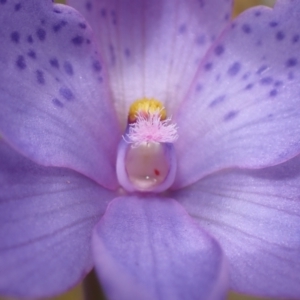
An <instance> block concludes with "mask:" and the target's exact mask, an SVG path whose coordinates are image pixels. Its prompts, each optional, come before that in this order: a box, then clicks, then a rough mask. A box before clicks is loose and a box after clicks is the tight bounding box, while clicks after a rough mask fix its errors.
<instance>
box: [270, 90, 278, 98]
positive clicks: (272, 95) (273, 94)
mask: <svg viewBox="0 0 300 300" xmlns="http://www.w3.org/2000/svg"><path fill="white" fill-rule="evenodd" d="M276 95H277V90H275V89H274V90H271V91H270V93H269V96H270V97H275V96H276Z"/></svg>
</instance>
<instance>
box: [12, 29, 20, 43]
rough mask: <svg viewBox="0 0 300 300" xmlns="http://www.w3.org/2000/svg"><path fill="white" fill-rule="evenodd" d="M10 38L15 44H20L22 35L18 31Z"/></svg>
mask: <svg viewBox="0 0 300 300" xmlns="http://www.w3.org/2000/svg"><path fill="white" fill-rule="evenodd" d="M10 38H11V40H12V41H13V42H14V43H16V44H18V43H19V41H20V34H19V32H18V31H13V32H12V33H11V34H10Z"/></svg>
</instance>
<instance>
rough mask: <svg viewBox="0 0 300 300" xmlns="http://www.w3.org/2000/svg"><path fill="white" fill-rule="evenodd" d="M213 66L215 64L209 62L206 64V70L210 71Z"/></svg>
mask: <svg viewBox="0 0 300 300" xmlns="http://www.w3.org/2000/svg"><path fill="white" fill-rule="evenodd" d="M212 67H213V64H212V63H211V62H208V63H206V64H205V65H204V69H205V70H206V71H210V70H211V69H212Z"/></svg>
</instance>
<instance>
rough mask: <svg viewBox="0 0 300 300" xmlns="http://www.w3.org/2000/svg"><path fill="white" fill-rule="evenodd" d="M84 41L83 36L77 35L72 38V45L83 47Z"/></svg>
mask: <svg viewBox="0 0 300 300" xmlns="http://www.w3.org/2000/svg"><path fill="white" fill-rule="evenodd" d="M83 41H84V39H83V37H82V36H80V35H77V36H75V37H73V38H72V43H73V44H74V45H75V46H81V45H82V43H83Z"/></svg>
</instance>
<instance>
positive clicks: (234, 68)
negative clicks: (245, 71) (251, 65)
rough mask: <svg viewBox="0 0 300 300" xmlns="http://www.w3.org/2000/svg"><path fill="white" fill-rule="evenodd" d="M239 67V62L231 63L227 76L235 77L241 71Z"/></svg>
mask: <svg viewBox="0 0 300 300" xmlns="http://www.w3.org/2000/svg"><path fill="white" fill-rule="evenodd" d="M241 67H242V66H241V64H240V63H239V62H235V63H233V64H232V65H231V66H230V67H229V69H228V71H227V73H228V75H230V76H235V75H237V74H238V73H239V71H240V70H241Z"/></svg>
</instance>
